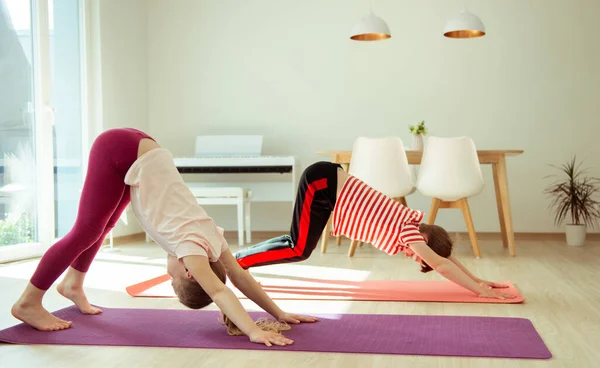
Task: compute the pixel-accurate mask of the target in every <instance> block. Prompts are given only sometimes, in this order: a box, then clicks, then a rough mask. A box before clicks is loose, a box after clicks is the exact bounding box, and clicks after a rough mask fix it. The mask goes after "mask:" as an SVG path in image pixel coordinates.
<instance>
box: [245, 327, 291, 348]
mask: <svg viewBox="0 0 600 368" xmlns="http://www.w3.org/2000/svg"><path fill="white" fill-rule="evenodd" d="M249 337H250V341H252V342H255V343H258V344H265V345H267V346H273V344H275V345H279V346H286V345H291V344H293V343H294V340H290V339H288V338H287V337H285V336H283V335H281V334H278V333H275V332H270V331H263V330H261V329H260V328H258V327H257V328H255V329H254V330H253V331H252V332H251V333H250V336H249Z"/></svg>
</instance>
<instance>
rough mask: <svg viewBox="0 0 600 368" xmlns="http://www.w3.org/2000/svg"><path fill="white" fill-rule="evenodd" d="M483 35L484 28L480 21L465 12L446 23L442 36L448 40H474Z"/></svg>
mask: <svg viewBox="0 0 600 368" xmlns="http://www.w3.org/2000/svg"><path fill="white" fill-rule="evenodd" d="M483 35H485V27H484V26H483V22H482V21H481V19H479V18H478V17H477V16H476V15H475V14H473V13H469V12H468V11H466V10H463V11H462V12H460V14H459V15H458V16H457V17H456V18H454V19H451V20H450V21H448V23H446V27H445V28H444V36H446V37H448V38H474V37H481V36H483Z"/></svg>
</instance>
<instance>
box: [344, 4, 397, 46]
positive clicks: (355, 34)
mask: <svg viewBox="0 0 600 368" xmlns="http://www.w3.org/2000/svg"><path fill="white" fill-rule="evenodd" d="M390 37H392V34H391V33H390V28H389V27H388V25H387V23H385V21H384V20H383V19H381V18H379V17H378V16H377V15H375V13H373V0H371V2H370V11H369V14H367V15H365V16H364V17H363V18H362V19H361V20H359V21H358V22H357V23H356V24H355V25H354V27H353V28H352V35H351V36H350V39H352V40H355V41H379V40H385V39H388V38H390Z"/></svg>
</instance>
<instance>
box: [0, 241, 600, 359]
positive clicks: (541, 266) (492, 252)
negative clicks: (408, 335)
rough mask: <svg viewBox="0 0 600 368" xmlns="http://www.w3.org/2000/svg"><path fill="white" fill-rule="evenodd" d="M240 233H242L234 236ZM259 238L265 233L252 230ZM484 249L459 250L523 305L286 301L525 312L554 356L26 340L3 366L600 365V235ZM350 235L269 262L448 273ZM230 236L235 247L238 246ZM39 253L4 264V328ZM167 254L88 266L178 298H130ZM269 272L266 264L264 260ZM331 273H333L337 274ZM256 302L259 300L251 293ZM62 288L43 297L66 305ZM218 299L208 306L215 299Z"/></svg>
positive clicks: (102, 297)
mask: <svg viewBox="0 0 600 368" xmlns="http://www.w3.org/2000/svg"><path fill="white" fill-rule="evenodd" d="M231 240H232V242H233V241H234V240H233V239H231ZM254 240H255V241H260V240H261V239H254ZM480 245H481V249H482V258H481V259H479V260H476V259H475V258H474V257H473V256H472V253H471V251H470V248H469V246H468V244H467V243H461V244H458V246H457V250H456V254H457V255H458V256H459V257H460V259H461V260H463V262H464V263H465V264H466V265H467V267H469V268H471V269H472V270H473V271H474V272H475V274H477V275H480V276H481V277H482V278H485V279H488V280H494V281H502V280H507V279H510V280H511V281H513V282H514V283H515V284H516V285H517V287H518V288H519V289H520V290H521V292H522V293H523V295H524V296H525V298H526V301H525V303H524V304H519V305H490V304H451V303H446V304H444V303H404V302H400V303H390V302H386V303H380V302H331V301H278V304H279V305H281V306H282V307H283V309H284V310H287V311H290V312H296V313H306V314H310V313H316V312H324V313H337V312H346V313H386V314H387V313H398V314H431V315H463V316H498V317H522V318H528V319H530V320H531V321H532V322H533V324H534V326H535V328H536V329H537V331H538V332H539V333H540V335H541V336H542V338H543V340H544V341H545V342H546V344H547V346H548V348H549V349H550V351H551V352H552V354H553V355H554V357H553V358H552V359H550V360H512V359H481V358H449V357H425V356H402V355H397V356H395V355H368V354H323V353H296V352H265V351H243V350H201V349H172V348H130V347H87V346H40V345H38V346H19V345H0V367H2V368H10V367H19V368H25V367H27V368H28V367H61V368H68V367H77V368H81V367H85V368H92V367H102V368H109V367H165V368H166V367H205V366H206V367H236V368H238V367H307V366H310V367H344V368H347V367H378V368H380V367H381V368H383V367H598V366H600V349H598V347H599V346H600V343H599V341H600V286H599V285H600V243H598V242H591V243H589V244H587V245H586V246H585V247H583V248H568V247H567V246H566V245H565V244H564V243H563V242H562V241H557V240H552V241H539V240H538V241H518V243H517V246H518V248H517V251H518V253H517V257H515V258H512V257H509V256H508V254H507V251H505V250H503V249H502V247H501V245H500V242H499V241H495V240H482V241H481V242H480ZM348 246H349V242H347V241H346V242H343V243H342V245H341V246H340V247H336V246H335V242H330V245H329V250H328V253H327V254H325V255H323V254H321V253H319V252H318V251H316V252H315V253H314V254H313V256H312V257H311V258H310V259H309V260H308V261H306V262H303V263H300V264H293V265H286V266H285V267H281V266H274V267H273V266H269V267H271V271H273V272H277V273H279V274H288V275H295V274H300V275H302V276H306V277H327V275H328V274H329V275H334V276H338V277H339V276H340V275H345V276H344V277H347V278H348V279H351V280H361V279H405V280H408V279H410V280H422V279H440V277H439V276H437V275H435V274H434V273H433V272H432V273H431V274H428V275H423V274H421V273H420V272H418V269H417V265H416V264H415V263H414V262H412V261H411V260H409V259H406V258H404V257H401V256H397V257H390V256H387V255H385V254H384V253H382V252H379V251H377V250H375V249H373V248H371V247H369V246H365V247H362V248H359V249H358V250H357V252H356V255H355V257H354V258H352V259H349V258H348V257H347V255H346V252H347V250H348ZM235 248H236V247H235V246H232V250H235ZM36 264H37V260H32V261H23V262H19V263H13V264H7V265H0V290H1V291H2V293H1V298H0V311H1V312H0V329H2V328H6V327H9V326H12V325H14V324H16V323H17V321H16V320H15V319H13V318H12V317H11V316H10V313H9V310H10V307H11V305H12V303H13V302H14V301H15V300H16V299H17V297H18V296H19V294H20V293H21V291H22V289H23V288H24V286H25V284H26V282H27V279H28V278H29V277H30V276H31V274H32V272H33V270H34V268H35V266H36ZM164 264H165V256H164V253H163V252H162V250H160V249H159V248H158V246H156V245H154V244H150V245H147V244H144V243H139V244H132V245H126V246H119V247H118V248H117V251H114V252H109V251H106V250H103V251H101V252H100V253H99V254H98V257H97V259H96V261H95V263H94V265H93V266H92V269H91V270H90V273H89V276H88V282H87V294H88V297H89V299H90V301H91V302H92V303H94V304H97V305H100V306H106V307H116V308H118V307H129V308H178V309H183V307H182V306H181V305H180V304H179V303H178V302H177V301H176V300H173V299H166V300H165V299H156V300H152V299H145V298H139V299H136V298H131V297H129V296H128V295H127V294H125V292H124V288H125V286H126V285H129V284H131V283H135V282H138V281H142V280H145V279H148V278H150V277H153V276H157V275H160V274H162V273H164ZM260 271H261V272H268V271H269V269H268V268H262V269H261V270H260ZM334 276H332V277H334ZM243 304H244V305H245V306H246V307H247V308H248V309H250V310H257V307H256V306H255V305H254V304H253V303H251V302H248V301H243ZM68 305H69V303H68V301H67V300H65V299H63V298H62V297H61V296H60V295H59V294H58V293H57V292H56V291H55V290H54V289H52V290H51V291H50V292H49V293H48V296H47V298H46V301H45V306H46V308H48V309H49V310H56V309H60V308H63V307H66V306H68ZM214 308H215V306H214V304H213V306H212V307H211V308H210V309H214Z"/></svg>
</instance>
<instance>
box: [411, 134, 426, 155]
mask: <svg viewBox="0 0 600 368" xmlns="http://www.w3.org/2000/svg"><path fill="white" fill-rule="evenodd" d="M410 148H411V149H412V150H414V151H423V135H422V134H417V135H413V137H412V146H411V147H410Z"/></svg>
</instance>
